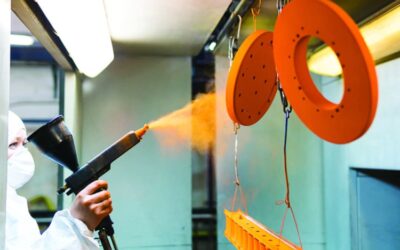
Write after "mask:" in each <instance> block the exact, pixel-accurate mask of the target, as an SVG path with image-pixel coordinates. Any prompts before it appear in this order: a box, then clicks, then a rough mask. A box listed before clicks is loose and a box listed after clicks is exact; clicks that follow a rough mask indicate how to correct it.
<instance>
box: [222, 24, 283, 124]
mask: <svg viewBox="0 0 400 250" xmlns="http://www.w3.org/2000/svg"><path fill="white" fill-rule="evenodd" d="M275 78H276V70H275V62H274V57H273V49H272V32H268V31H264V30H258V31H256V32H254V33H253V34H251V35H250V36H249V37H247V38H246V40H245V41H244V42H243V43H242V45H241V46H240V48H239V50H238V52H237V53H236V56H235V59H234V61H233V63H232V67H231V70H230V72H229V75H228V82H227V86H226V105H227V109H228V114H229V116H230V118H231V119H232V120H233V121H234V122H236V123H239V124H241V125H245V126H249V125H253V124H254V123H256V122H258V121H259V120H260V119H261V118H262V117H263V116H264V114H265V112H267V110H268V108H269V107H270V105H271V103H272V101H273V99H274V97H275V95H276V90H277V84H276V82H275Z"/></svg>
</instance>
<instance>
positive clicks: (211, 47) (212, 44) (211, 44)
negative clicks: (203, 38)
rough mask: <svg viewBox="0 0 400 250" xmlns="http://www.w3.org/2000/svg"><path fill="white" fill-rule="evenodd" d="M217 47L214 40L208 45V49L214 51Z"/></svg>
mask: <svg viewBox="0 0 400 250" xmlns="http://www.w3.org/2000/svg"><path fill="white" fill-rule="evenodd" d="M215 47H217V43H216V42H214V41H212V42H211V43H210V44H209V45H208V47H207V50H209V51H214V49H215Z"/></svg>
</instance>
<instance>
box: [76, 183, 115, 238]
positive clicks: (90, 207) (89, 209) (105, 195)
mask: <svg viewBox="0 0 400 250" xmlns="http://www.w3.org/2000/svg"><path fill="white" fill-rule="evenodd" d="M107 187H108V183H107V182H106V181H103V180H97V181H94V182H92V183H90V184H89V185H87V186H86V187H85V188H84V189H82V191H80V192H79V193H78V194H77V195H76V197H75V200H74V202H73V203H72V206H71V207H70V213H71V215H72V216H73V217H75V218H77V219H79V220H81V221H82V222H84V223H85V224H86V226H87V227H88V228H89V229H90V230H92V231H93V230H94V229H95V228H96V226H97V225H99V224H100V222H101V220H102V219H104V218H105V217H106V216H107V215H109V214H110V213H111V212H112V210H113V208H112V201H111V195H110V192H109V191H107V190H106V189H107ZM100 189H102V191H99V192H97V193H96V191H98V190H100Z"/></svg>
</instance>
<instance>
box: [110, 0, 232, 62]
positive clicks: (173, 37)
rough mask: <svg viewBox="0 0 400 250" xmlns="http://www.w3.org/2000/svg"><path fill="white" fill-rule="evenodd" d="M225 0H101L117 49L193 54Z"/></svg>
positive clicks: (142, 52) (150, 52)
mask: <svg viewBox="0 0 400 250" xmlns="http://www.w3.org/2000/svg"><path fill="white" fill-rule="evenodd" d="M230 2H231V1H229V0H202V1H199V0H168V1H160V0H146V1H137V0H136V1H132V0H105V6H106V12H107V15H108V21H109V27H110V33H111V37H112V39H113V42H114V48H115V50H116V51H117V52H123V53H132V54H140V55H189V56H192V55H196V54H198V53H199V51H200V50H201V48H202V46H203V45H204V43H205V42H206V40H207V38H208V36H209V35H210V33H211V32H212V31H213V29H214V27H215V26H216V25H217V23H218V21H219V20H220V18H221V16H222V15H223V14H224V12H225V11H226V9H227V8H228V6H229V4H230Z"/></svg>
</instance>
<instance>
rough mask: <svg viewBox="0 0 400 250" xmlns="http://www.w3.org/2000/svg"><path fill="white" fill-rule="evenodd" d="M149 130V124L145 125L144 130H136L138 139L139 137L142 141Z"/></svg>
mask: <svg viewBox="0 0 400 250" xmlns="http://www.w3.org/2000/svg"><path fill="white" fill-rule="evenodd" d="M147 130H149V125H148V124H145V125H144V126H143V128H140V129H138V130H136V131H135V134H136V136H137V137H139V139H142V136H143V135H144V134H146V132H147Z"/></svg>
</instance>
